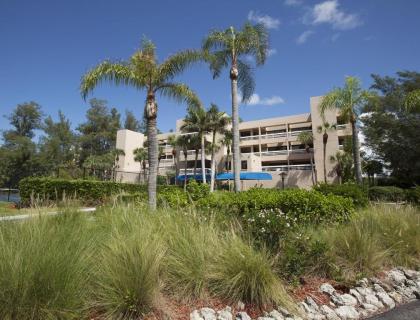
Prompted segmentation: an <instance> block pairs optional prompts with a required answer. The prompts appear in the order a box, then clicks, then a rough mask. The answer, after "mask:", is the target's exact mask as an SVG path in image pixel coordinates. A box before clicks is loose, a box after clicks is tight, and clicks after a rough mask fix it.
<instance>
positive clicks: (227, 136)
mask: <svg viewBox="0 0 420 320" xmlns="http://www.w3.org/2000/svg"><path fill="white" fill-rule="evenodd" d="M232 139H233V137H232V131H226V132H225V133H224V135H223V139H222V141H221V142H222V145H223V146H225V147H226V160H225V161H226V164H225V168H226V170H227V172H229V171H230V153H231V150H232Z"/></svg>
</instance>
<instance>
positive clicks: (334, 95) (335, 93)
mask: <svg viewBox="0 0 420 320" xmlns="http://www.w3.org/2000/svg"><path fill="white" fill-rule="evenodd" d="M340 96H341V91H340V89H333V90H332V91H331V92H329V93H327V94H326V95H325V96H323V97H322V99H321V103H320V104H319V112H320V114H321V117H322V118H323V119H325V112H327V110H331V109H335V108H337V107H338V104H339V103H340V99H341V97H340Z"/></svg>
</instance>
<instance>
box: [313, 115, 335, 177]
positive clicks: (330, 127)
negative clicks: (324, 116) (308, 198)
mask: <svg viewBox="0 0 420 320" xmlns="http://www.w3.org/2000/svg"><path fill="white" fill-rule="evenodd" d="M335 128H336V125H335V124H333V125H331V124H329V123H328V122H323V123H322V125H320V126H318V128H317V131H318V133H322V145H323V150H322V151H323V159H322V160H323V163H324V182H325V183H327V163H326V162H327V160H326V157H327V142H328V132H329V131H331V130H334V129H335Z"/></svg>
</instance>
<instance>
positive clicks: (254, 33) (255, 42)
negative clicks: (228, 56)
mask: <svg viewBox="0 0 420 320" xmlns="http://www.w3.org/2000/svg"><path fill="white" fill-rule="evenodd" d="M235 48H236V50H237V52H238V55H239V54H250V55H252V56H254V57H255V61H256V63H257V65H262V64H264V63H265V60H266V58H267V52H268V48H269V40H268V32H267V29H266V27H265V26H264V25H263V24H256V25H252V24H250V23H249V22H248V23H246V24H245V25H244V27H243V28H242V31H241V32H239V33H238V35H237V37H236V43H235Z"/></svg>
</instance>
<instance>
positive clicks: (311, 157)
mask: <svg viewBox="0 0 420 320" xmlns="http://www.w3.org/2000/svg"><path fill="white" fill-rule="evenodd" d="M309 158H310V161H311V176H312V185H313V186H314V185H315V168H314V158H313V155H312V152H311V150H309Z"/></svg>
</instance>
